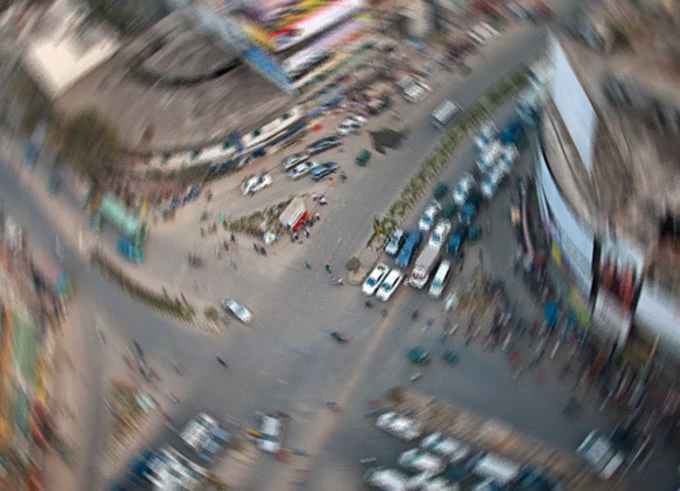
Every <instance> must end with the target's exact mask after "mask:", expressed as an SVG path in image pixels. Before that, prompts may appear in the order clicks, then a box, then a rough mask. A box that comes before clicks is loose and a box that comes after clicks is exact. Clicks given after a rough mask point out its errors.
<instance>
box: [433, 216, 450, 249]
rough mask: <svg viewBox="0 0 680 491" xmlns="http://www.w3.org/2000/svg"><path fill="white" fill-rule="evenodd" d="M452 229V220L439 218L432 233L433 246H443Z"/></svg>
mask: <svg viewBox="0 0 680 491" xmlns="http://www.w3.org/2000/svg"><path fill="white" fill-rule="evenodd" d="M450 231H451V222H449V221H448V220H439V221H438V222H437V226H436V227H435V228H434V230H433V231H432V234H430V240H429V241H428V242H429V244H430V245H431V246H433V247H441V246H442V244H443V243H444V241H445V240H446V236H447V235H448V234H449V232H450Z"/></svg>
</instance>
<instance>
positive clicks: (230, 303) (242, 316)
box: [221, 298, 253, 324]
mask: <svg viewBox="0 0 680 491" xmlns="http://www.w3.org/2000/svg"><path fill="white" fill-rule="evenodd" d="M221 305H222V308H223V309H224V310H226V311H227V312H231V313H232V314H234V316H236V318H237V319H238V320H240V321H241V322H243V323H244V324H250V322H251V321H252V320H253V314H251V313H250V310H248V309H247V308H245V307H244V306H243V305H241V304H240V303H238V302H237V301H236V300H234V299H233V298H225V299H223V300H222V302H221Z"/></svg>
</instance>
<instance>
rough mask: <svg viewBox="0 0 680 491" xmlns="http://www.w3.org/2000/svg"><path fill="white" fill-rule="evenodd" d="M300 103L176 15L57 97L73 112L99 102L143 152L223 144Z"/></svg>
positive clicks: (65, 109) (103, 111) (59, 103)
mask: <svg viewBox="0 0 680 491" xmlns="http://www.w3.org/2000/svg"><path fill="white" fill-rule="evenodd" d="M293 104H294V100H293V98H292V97H290V96H288V95H286V94H284V93H283V92H282V91H281V90H279V89H278V88H277V87H276V86H275V85H273V84H271V83H269V82H268V81H267V80H265V79H264V78H263V77H261V76H260V75H259V74H258V73H256V72H255V71H254V70H252V69H251V68H249V67H248V66H247V65H245V64H242V63H241V62H240V60H238V58H237V57H236V56H235V54H234V53H233V52H225V50H224V49H222V48H221V47H218V46H216V45H215V44H214V43H212V42H211V41H210V40H209V39H208V38H206V37H204V36H203V35H202V34H200V33H199V32H197V31H196V30H194V29H192V28H191V27H189V26H187V25H186V24H185V23H183V22H182V20H181V19H180V18H179V17H178V16H177V15H175V14H173V15H170V16H168V17H166V18H165V19H163V20H162V21H161V22H159V23H158V24H157V25H156V26H155V27H154V28H153V29H151V30H149V31H148V32H147V33H146V34H145V35H143V36H140V37H139V38H137V39H136V40H134V41H133V42H132V43H130V44H128V45H126V46H124V47H123V48H122V49H121V50H119V52H118V53H117V54H116V56H114V57H113V58H111V59H110V60H109V61H107V62H106V63H104V64H102V65H101V66H99V67H97V68H96V69H95V70H93V71H91V72H90V73H89V74H87V75H86V76H85V77H83V78H82V79H81V80H79V81H78V82H77V83H75V84H74V85H73V86H72V87H71V88H70V89H69V90H68V91H66V92H65V93H64V94H63V95H61V96H60V97H59V98H58V100H57V101H56V107H57V109H58V110H60V111H62V112H65V113H67V114H69V113H73V112H76V111H78V110H81V109H84V108H88V107H90V108H91V107H94V108H95V109H97V110H98V111H99V112H100V114H101V115H102V117H104V118H105V119H107V120H108V121H110V122H112V123H113V124H114V125H115V126H116V128H117V129H118V133H119V136H120V139H121V141H122V142H123V144H124V146H125V147H126V149H128V150H129V151H131V152H134V153H141V154H148V153H150V152H170V151H178V150H185V149H186V150H191V149H194V148H201V147H204V146H205V145H206V144H210V143H218V142H219V143H221V142H224V141H225V140H226V139H227V138H228V135H229V134H230V133H231V132H232V131H234V130H238V131H239V132H241V133H242V134H243V133H246V132H249V131H252V130H254V129H257V128H258V127H259V125H260V124H262V122H265V121H268V120H271V119H274V118H276V117H278V116H280V115H281V114H283V113H285V112H286V111H287V110H288V109H289V108H290V107H291V106H292V105H293ZM150 135H151V137H149V136H150Z"/></svg>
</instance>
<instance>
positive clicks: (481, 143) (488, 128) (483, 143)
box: [475, 121, 498, 152]
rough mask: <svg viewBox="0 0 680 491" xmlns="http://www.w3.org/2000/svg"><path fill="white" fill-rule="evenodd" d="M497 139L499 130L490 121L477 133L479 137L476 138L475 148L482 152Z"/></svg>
mask: <svg viewBox="0 0 680 491" xmlns="http://www.w3.org/2000/svg"><path fill="white" fill-rule="evenodd" d="M497 138H498V128H496V125H495V124H494V123H493V121H488V122H486V123H484V124H483V125H482V126H481V128H479V132H478V133H477V136H475V146H476V147H477V150H479V151H480V152H481V151H482V150H484V149H485V148H487V147H488V146H489V144H490V143H492V142H494V141H496V139H497Z"/></svg>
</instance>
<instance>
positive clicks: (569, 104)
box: [550, 37, 597, 173]
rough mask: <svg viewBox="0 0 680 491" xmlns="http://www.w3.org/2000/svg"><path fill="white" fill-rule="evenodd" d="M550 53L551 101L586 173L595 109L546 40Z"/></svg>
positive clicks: (560, 53) (589, 164)
mask: <svg viewBox="0 0 680 491" xmlns="http://www.w3.org/2000/svg"><path fill="white" fill-rule="evenodd" d="M550 51H551V58H552V60H553V63H554V65H555V72H554V83H553V91H552V98H553V102H554V103H555V106H556V107H557V110H558V112H559V113H560V116H561V117H562V121H564V125H565V126H566V128H567V131H568V132H569V135H570V136H571V139H572V140H573V141H574V144H575V145H576V149H577V150H578V154H579V156H580V157H581V160H582V161H583V165H584V166H585V168H586V170H587V171H588V173H590V172H591V171H592V168H593V141H594V139H595V127H596V124H597V118H596V115H595V110H594V109H593V105H592V104H591V103H590V99H588V96H587V95H586V92H585V91H584V90H583V87H582V86H581V83H580V82H579V80H578V78H577V77H576V73H574V70H573V68H572V67H571V64H570V63H569V59H568V58H567V55H566V53H565V52H564V50H563V49H562V47H561V46H560V44H559V42H558V41H557V40H556V39H555V38H554V37H552V38H551V40H550Z"/></svg>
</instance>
